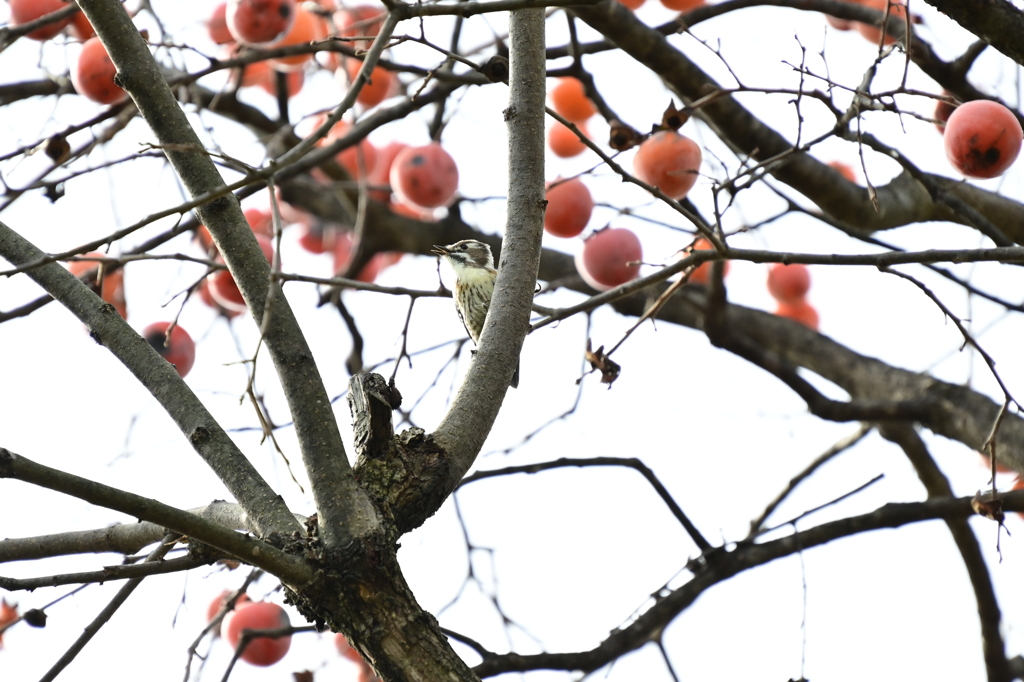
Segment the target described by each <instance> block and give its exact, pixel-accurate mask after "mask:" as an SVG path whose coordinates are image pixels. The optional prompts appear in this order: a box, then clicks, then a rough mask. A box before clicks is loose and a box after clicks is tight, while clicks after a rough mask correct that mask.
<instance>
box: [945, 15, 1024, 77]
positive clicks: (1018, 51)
mask: <svg viewBox="0 0 1024 682" xmlns="http://www.w3.org/2000/svg"><path fill="white" fill-rule="evenodd" d="M925 1H926V2H927V3H928V4H929V5H932V6H933V7H935V9H937V10H939V11H940V12H942V13H943V14H945V15H946V16H948V17H949V18H950V19H952V20H953V21H955V22H956V23H958V24H960V25H961V26H963V27H964V28H966V29H967V30H968V31H970V32H971V33H973V34H974V35H976V36H978V37H979V38H981V39H982V40H984V41H985V42H986V43H988V44H989V45H991V46H992V47H994V48H996V49H997V50H999V51H1000V52H1002V53H1003V54H1005V55H1006V56H1007V57H1009V58H1010V59H1012V60H1013V61H1015V62H1017V63H1018V64H1024V48H1022V46H1021V41H1020V37H1021V36H1022V35H1024V13H1021V11H1020V9H1019V8H1018V7H1015V6H1014V5H1013V3H1010V2H1006V0H925Z"/></svg>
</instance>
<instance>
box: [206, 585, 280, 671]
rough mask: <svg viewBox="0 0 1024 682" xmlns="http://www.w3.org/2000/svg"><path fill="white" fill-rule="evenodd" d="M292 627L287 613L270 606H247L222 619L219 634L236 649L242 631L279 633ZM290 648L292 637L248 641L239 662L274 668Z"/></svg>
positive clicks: (256, 603)
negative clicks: (278, 631) (222, 633)
mask: <svg viewBox="0 0 1024 682" xmlns="http://www.w3.org/2000/svg"><path fill="white" fill-rule="evenodd" d="M289 625H291V620H290V619H289V618H288V612H287V611H285V610H284V609H283V608H281V607H280V606H278V605H277V604H274V603H273V602H266V601H260V602H248V603H246V604H242V605H241V606H239V607H238V608H236V609H235V610H234V611H232V612H231V614H230V617H227V618H225V619H224V623H223V627H222V630H223V632H224V639H225V640H226V641H227V643H228V644H230V645H231V646H233V647H237V646H238V642H239V640H241V638H242V633H243V631H245V630H279V629H281V628H286V627H288V626H289ZM291 645H292V636H291V635H285V636H283V637H276V638H271V637H256V638H255V639H251V640H249V644H248V646H246V647H245V650H244V651H243V652H242V653H241V655H240V656H239V658H241V659H242V660H243V661H245V662H247V663H251V664H252V665H259V666H270V665H274V664H275V663H277V662H278V661H280V660H281V659H282V658H284V657H285V654H287V653H288V649H290V648H291Z"/></svg>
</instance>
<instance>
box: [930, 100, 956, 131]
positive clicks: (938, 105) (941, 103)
mask: <svg viewBox="0 0 1024 682" xmlns="http://www.w3.org/2000/svg"><path fill="white" fill-rule="evenodd" d="M942 94H943V95H946V96H947V97H948V96H949V93H948V92H946V91H945V90H943V91H942ZM954 111H956V105H955V104H950V103H949V102H947V101H945V100H941V99H937V100H935V127H936V128H937V129H938V131H939V132H940V133H942V134H943V135H945V134H946V123H948V122H949V117H950V116H952V115H953V112H954Z"/></svg>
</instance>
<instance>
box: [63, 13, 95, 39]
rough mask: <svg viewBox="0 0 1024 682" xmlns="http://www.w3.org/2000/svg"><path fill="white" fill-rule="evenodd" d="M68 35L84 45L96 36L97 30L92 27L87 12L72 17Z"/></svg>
mask: <svg viewBox="0 0 1024 682" xmlns="http://www.w3.org/2000/svg"><path fill="white" fill-rule="evenodd" d="M68 35H70V36H71V37H72V38H74V39H75V40H78V41H80V42H83V43H84V42H85V41H87V40H88V39H89V38H92V37H93V36H94V35H96V29H94V28H93V27H92V24H91V23H90V22H89V17H87V16H85V12H75V13H74V14H72V15H71V23H70V24H68Z"/></svg>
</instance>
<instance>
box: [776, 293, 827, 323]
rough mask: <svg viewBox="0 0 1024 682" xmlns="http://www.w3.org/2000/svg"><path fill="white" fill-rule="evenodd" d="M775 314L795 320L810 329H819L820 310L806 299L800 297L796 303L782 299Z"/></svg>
mask: <svg viewBox="0 0 1024 682" xmlns="http://www.w3.org/2000/svg"><path fill="white" fill-rule="evenodd" d="M775 314H776V315H778V316H779V317H786V318H789V319H791V320H795V321H796V322H799V323H800V324H802V325H803V326H805V327H807V328H808V329H813V330H814V331H818V311H817V310H815V309H814V306H812V305H811V304H810V303H808V302H807V301H806V300H805V299H800V300H799V301H796V302H795V303H785V302H782V301H780V302H779V306H778V308H776V309H775Z"/></svg>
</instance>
